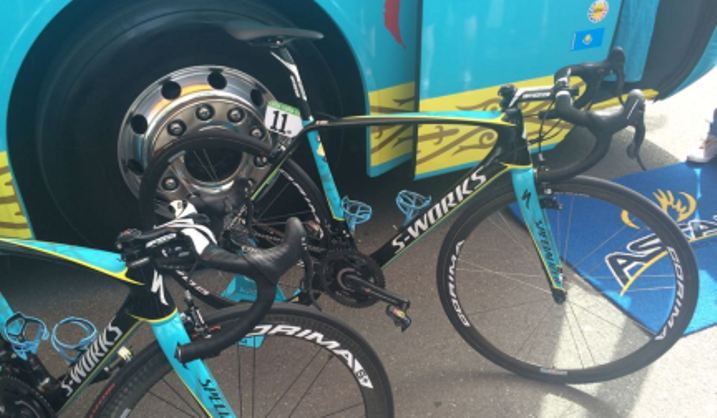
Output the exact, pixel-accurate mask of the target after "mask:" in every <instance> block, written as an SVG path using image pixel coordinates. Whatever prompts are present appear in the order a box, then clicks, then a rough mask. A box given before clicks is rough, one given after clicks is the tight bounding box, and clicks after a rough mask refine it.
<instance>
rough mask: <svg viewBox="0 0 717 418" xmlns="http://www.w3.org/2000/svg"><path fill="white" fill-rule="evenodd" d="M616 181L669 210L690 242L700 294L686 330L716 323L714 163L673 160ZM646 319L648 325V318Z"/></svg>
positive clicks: (716, 199)
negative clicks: (696, 268)
mask: <svg viewBox="0 0 717 418" xmlns="http://www.w3.org/2000/svg"><path fill="white" fill-rule="evenodd" d="M616 181H617V182H618V183H621V184H623V185H625V186H627V187H629V188H631V189H634V190H636V191H638V192H640V193H642V194H643V195H645V196H647V197H648V198H649V199H650V200H652V201H653V202H655V203H656V204H657V205H658V206H660V207H661V208H662V209H663V210H664V211H666V212H667V213H669V215H670V216H671V217H672V218H673V219H674V220H675V221H676V222H677V223H678V224H679V225H680V227H681V228H682V230H683V232H684V233H685V235H686V236H687V238H688V239H689V240H690V242H691V245H692V249H693V251H694V252H695V257H696V258H697V264H698V268H699V275H700V286H699V293H700V294H699V299H698V302H697V308H696V310H695V314H694V316H693V318H692V321H691V322H690V325H689V326H688V328H687V331H686V333H687V334H689V333H692V332H695V331H699V330H701V329H704V328H706V327H709V326H713V325H715V324H717V166H716V165H714V164H705V165H689V164H675V165H671V166H667V167H663V168H659V169H656V170H650V171H647V172H640V173H636V174H632V175H629V176H625V177H621V178H619V179H617V180H616ZM638 309H640V308H639V307H638ZM643 309H644V308H643ZM648 309H649V308H648ZM630 310H631V313H633V312H632V308H630ZM638 315H639V313H638ZM646 316H647V317H649V316H650V315H649V314H648V315H646ZM647 322H648V325H649V319H648V320H647Z"/></svg>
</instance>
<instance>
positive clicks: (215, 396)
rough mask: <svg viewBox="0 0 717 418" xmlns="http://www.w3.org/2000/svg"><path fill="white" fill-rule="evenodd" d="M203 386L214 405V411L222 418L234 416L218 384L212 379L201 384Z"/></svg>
mask: <svg viewBox="0 0 717 418" xmlns="http://www.w3.org/2000/svg"><path fill="white" fill-rule="evenodd" d="M199 383H200V384H201V385H202V391H204V393H206V394H207V397H208V398H209V401H210V402H211V403H212V406H213V407H214V410H215V411H217V413H218V414H219V416H220V417H228V416H231V415H232V412H231V409H230V408H229V406H227V404H226V403H225V402H224V397H223V396H222V394H221V392H220V391H219V388H218V387H217V384H216V382H214V381H212V380H211V379H206V380H205V381H203V382H199Z"/></svg>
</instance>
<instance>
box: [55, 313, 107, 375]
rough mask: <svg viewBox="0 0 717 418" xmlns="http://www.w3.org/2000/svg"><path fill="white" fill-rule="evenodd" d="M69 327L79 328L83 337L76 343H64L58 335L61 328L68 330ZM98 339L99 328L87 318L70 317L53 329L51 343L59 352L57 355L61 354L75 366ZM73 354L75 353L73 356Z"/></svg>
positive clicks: (67, 361)
mask: <svg viewBox="0 0 717 418" xmlns="http://www.w3.org/2000/svg"><path fill="white" fill-rule="evenodd" d="M67 326H75V327H77V328H79V329H80V332H81V333H82V334H83V336H82V337H80V338H79V339H77V340H76V341H75V342H66V341H63V340H62V339H60V337H59V335H58V333H59V331H60V328H62V327H65V328H66V327H67ZM96 338H97V328H96V327H95V325H94V324H93V323H92V322H90V321H89V320H87V319H85V318H78V317H74V316H69V317H67V318H65V319H63V320H61V321H60V322H58V323H57V324H55V326H54V327H52V335H51V337H50V342H51V343H52V347H53V348H54V349H55V351H57V354H59V355H60V357H62V359H63V360H65V362H66V363H67V364H73V363H74V362H76V361H77V359H78V358H79V357H80V356H81V355H82V353H84V352H85V351H86V350H87V347H89V346H90V344H92V342H94V341H95V339H96ZM71 352H74V353H72V354H71Z"/></svg>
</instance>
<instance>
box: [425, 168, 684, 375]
mask: <svg viewBox="0 0 717 418" xmlns="http://www.w3.org/2000/svg"><path fill="white" fill-rule="evenodd" d="M545 190H550V195H544V196H542V197H541V198H542V202H543V207H544V209H545V211H546V213H547V214H548V218H549V221H550V223H551V228H552V231H553V234H554V235H555V239H556V241H557V242H558V244H557V245H558V250H559V251H560V257H561V259H562V261H563V266H564V274H565V283H564V286H565V288H566V290H567V299H566V300H565V302H563V303H558V302H556V301H555V300H554V299H553V297H552V296H551V292H550V289H549V288H548V286H547V284H546V279H545V276H544V273H543V269H542V266H541V264H540V263H541V262H540V259H539V258H538V256H537V252H536V250H535V248H534V244H533V241H532V239H531V236H530V235H529V233H528V232H527V229H526V228H525V226H524V224H523V221H522V217H521V215H520V211H519V209H518V208H517V206H516V205H515V196H514V192H513V189H512V187H511V185H510V184H509V183H508V182H506V183H504V184H503V185H502V187H497V188H496V189H494V191H495V192H494V193H493V194H492V196H490V197H488V198H486V199H484V200H482V201H475V202H473V203H472V204H471V205H469V207H468V208H467V209H466V210H464V211H463V212H462V214H461V216H460V217H459V218H458V219H457V220H456V222H455V224H454V225H453V227H452V228H451V230H450V231H449V232H448V235H447V236H446V239H445V241H444V243H443V247H442V248H441V253H440V258H439V264H438V272H437V273H438V276H437V280H438V291H439V295H440V298H441V303H442V305H443V308H444V310H445V312H446V314H447V315H448V317H449V319H450V321H451V323H452V324H453V326H454V327H455V328H456V329H457V330H458V332H459V333H460V335H461V336H462V337H463V338H464V339H465V340H466V341H467V342H468V343H469V344H470V345H471V346H472V347H473V348H475V349H476V350H477V351H478V352H480V353H481V354H483V355H484V356H485V357H487V358H488V359H489V360H491V361H493V362H494V363H496V364H498V365H500V366H502V367H504V368H506V369H508V370H511V371H513V372H515V373H518V374H521V375H524V376H527V377H531V378H535V379H539V380H544V381H550V382H556V383H587V382H595V381H602V380H608V379H613V378H616V377H620V376H623V375H626V374H628V373H631V372H633V371H635V370H638V369H640V368H642V367H644V366H646V365H648V364H650V363H651V362H653V361H654V360H655V359H657V358H658V357H659V356H660V355H662V354H663V353H664V352H665V351H667V350H668V349H669V348H670V347H671V346H672V345H673V344H674V343H675V342H676V341H677V339H678V338H680V337H681V336H682V335H683V332H684V330H685V327H686V326H687V325H688V323H689V321H690V318H691V316H692V313H693V311H694V307H695V303H696V301H697V288H698V287H697V286H698V282H697V269H696V265H695V260H694V256H693V254H692V251H691V249H690V247H689V244H688V242H687V240H686V239H685V236H684V235H683V233H682V232H681V231H680V229H679V228H678V227H677V225H675V223H674V222H673V221H672V220H671V219H670V218H669V217H668V216H667V215H666V214H665V213H663V212H662V211H661V210H660V209H659V208H658V207H657V206H655V205H654V204H652V203H651V202H650V201H649V200H647V199H646V198H645V197H643V196H641V195H639V194H637V193H635V192H633V191H630V190H628V189H626V188H624V187H622V186H619V185H617V184H615V183H611V182H607V181H604V180H599V179H592V178H587V177H577V178H575V179H571V180H568V181H565V182H562V183H557V184H550V185H547V186H546V187H545Z"/></svg>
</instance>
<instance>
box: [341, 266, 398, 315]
mask: <svg viewBox="0 0 717 418" xmlns="http://www.w3.org/2000/svg"><path fill="white" fill-rule="evenodd" d="M343 281H344V282H345V284H346V286H348V287H351V289H352V290H357V291H359V292H361V293H363V294H365V295H367V296H374V297H375V298H377V299H379V300H381V301H383V302H386V303H388V304H389V305H393V306H397V307H399V308H401V309H403V310H406V309H408V308H409V306H411V302H410V301H409V300H408V299H405V298H403V297H401V296H399V295H398V294H396V293H393V292H391V291H390V290H387V289H384V288H382V287H379V286H376V285H375V284H373V283H370V282H368V281H366V280H363V279H362V278H360V277H357V276H354V275H352V274H347V275H346V277H345V278H344V280H343Z"/></svg>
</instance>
